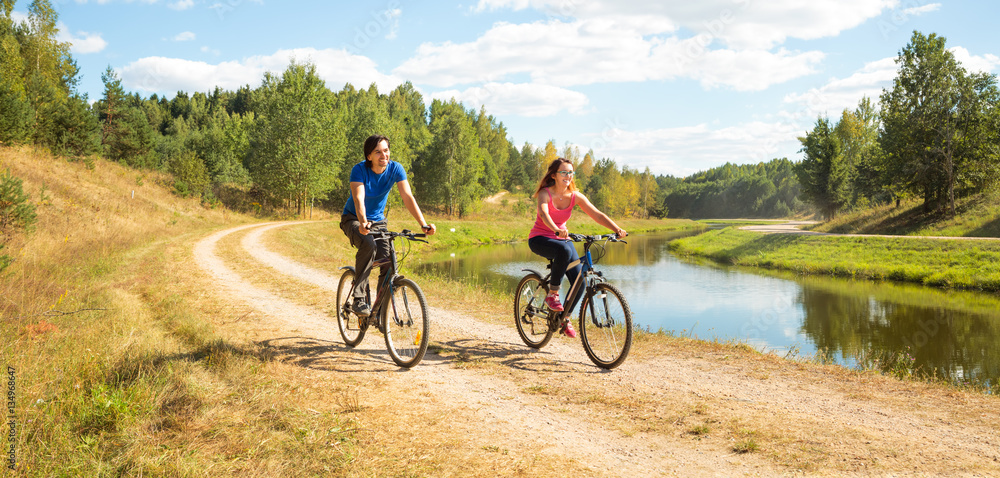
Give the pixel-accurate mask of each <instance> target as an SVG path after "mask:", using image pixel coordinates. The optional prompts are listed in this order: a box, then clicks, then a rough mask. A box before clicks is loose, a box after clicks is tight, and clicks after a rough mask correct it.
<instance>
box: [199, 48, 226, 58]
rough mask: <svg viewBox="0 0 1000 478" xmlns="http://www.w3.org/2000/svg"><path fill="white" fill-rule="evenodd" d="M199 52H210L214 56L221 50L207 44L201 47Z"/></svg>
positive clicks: (219, 53)
mask: <svg viewBox="0 0 1000 478" xmlns="http://www.w3.org/2000/svg"><path fill="white" fill-rule="evenodd" d="M201 52H202V53H211V54H212V55H215V56H219V55H221V54H222V52H221V51H219V50H216V49H214V48H211V47H208V46H203V47H201Z"/></svg>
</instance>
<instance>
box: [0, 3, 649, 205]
mask: <svg viewBox="0 0 1000 478" xmlns="http://www.w3.org/2000/svg"><path fill="white" fill-rule="evenodd" d="M13 4H14V2H12V1H9V0H6V1H3V2H2V3H0V8H2V9H3V10H2V12H0V14H2V15H0V45H2V48H3V55H2V57H0V62H2V63H0V68H2V73H3V74H2V76H0V107H2V109H0V111H2V115H0V143H2V144H18V143H32V144H36V145H39V146H43V147H46V148H48V149H49V150H51V151H52V152H53V153H55V154H59V155H65V156H68V157H71V158H80V159H83V160H87V158H90V157H92V155H101V156H102V157H104V158H107V159H111V160H114V161H119V162H122V163H125V164H127V165H130V166H132V167H136V168H144V169H153V170H162V171H166V172H169V173H171V174H172V175H173V178H174V184H173V187H174V188H175V189H176V191H177V193H178V194H182V195H196V196H201V197H202V198H203V199H204V200H205V201H206V202H210V203H211V202H215V201H218V200H220V198H221V199H222V200H224V201H227V204H229V205H234V203H238V204H235V205H236V206H239V205H240V204H242V205H243V208H247V207H256V208H264V207H268V206H271V207H280V208H290V209H292V210H294V211H296V212H299V213H301V212H302V211H303V209H304V208H305V207H306V206H307V205H310V204H313V203H316V202H318V203H320V204H325V205H326V206H327V207H328V208H329V209H331V210H336V209H339V207H341V205H342V204H343V202H344V201H345V200H346V198H347V196H348V188H347V184H346V182H347V176H348V171H349V169H350V168H351V167H352V166H353V165H354V164H355V163H357V162H359V161H361V160H363V158H362V151H361V148H362V144H363V141H364V139H365V138H366V137H368V136H369V135H371V134H375V133H380V134H384V135H386V136H388V137H389V138H390V140H391V141H392V144H391V148H392V159H393V160H395V161H398V162H400V163H401V164H402V165H403V166H404V167H405V168H406V170H407V172H408V173H409V176H410V182H411V184H413V186H414V191H415V194H417V196H418V198H419V200H420V202H421V205H422V206H424V207H425V208H429V209H437V210H439V211H441V212H442V213H445V214H452V215H459V216H461V215H464V214H467V213H468V212H470V211H472V210H474V209H475V208H476V207H477V205H478V204H480V202H481V200H482V199H483V198H484V197H486V196H489V195H492V194H495V193H496V192H498V191H500V190H504V189H506V190H509V191H520V192H521V193H522V194H524V195H527V194H530V193H531V192H533V190H534V187H535V184H537V181H538V179H539V176H540V175H541V174H542V172H543V171H544V169H543V168H544V166H545V165H546V164H547V163H548V162H549V161H551V160H552V159H554V158H555V157H557V150H556V147H555V144H554V141H550V142H549V143H548V144H546V145H545V146H544V147H535V146H532V145H530V144H527V143H525V144H524V145H523V146H522V147H520V148H518V147H515V146H514V144H513V141H512V140H511V139H509V138H508V136H507V131H506V128H505V127H504V125H503V123H501V122H499V121H498V120H497V119H496V118H494V117H493V116H490V115H489V114H487V113H486V111H485V109H479V110H478V111H477V110H475V109H467V108H465V107H464V106H463V105H462V104H460V103H457V102H455V101H454V100H452V101H440V100H434V101H433V102H432V103H431V104H430V106H429V108H428V107H427V105H426V104H425V103H424V100H423V98H422V96H421V94H420V93H419V92H418V91H416V89H414V87H413V85H411V84H410V83H405V84H403V85H400V86H399V87H397V88H395V89H393V90H392V91H390V92H388V93H387V94H386V93H382V92H379V91H378V89H377V88H376V86H375V85H374V84H373V85H371V86H370V87H369V88H368V89H355V88H354V87H353V86H352V85H350V84H348V85H346V86H344V87H343V88H342V89H341V90H340V91H337V92H334V91H332V90H330V89H329V88H328V87H327V86H326V84H325V83H324V81H323V80H322V79H321V78H319V76H318V75H317V74H316V68H315V66H314V65H311V64H308V63H305V64H301V63H297V62H294V61H293V62H292V63H291V64H290V65H289V66H288V68H287V69H286V70H285V71H284V72H283V73H282V74H280V75H276V74H272V73H266V74H265V75H264V78H263V80H262V82H261V85H260V86H258V87H256V88H251V87H250V86H249V85H247V86H244V87H242V88H240V89H238V90H236V91H227V90H223V89H220V88H216V89H215V90H214V91H212V92H210V93H200V92H198V93H193V94H190V95H189V94H187V93H185V92H178V93H177V94H176V95H175V96H174V97H173V98H171V99H167V98H164V97H158V96H157V95H155V94H154V95H151V96H150V97H148V98H145V97H142V96H140V95H139V94H137V93H130V92H127V91H125V89H124V87H123V86H122V81H121V79H120V78H119V77H118V76H117V74H116V73H115V72H114V71H113V70H112V69H111V68H110V67H109V68H108V69H107V70H106V71H105V72H104V74H103V75H102V77H101V79H102V81H103V84H104V91H103V94H102V97H101V98H99V99H97V101H94V102H93V104H91V103H90V102H89V101H88V99H87V97H86V95H80V94H78V93H77V92H76V83H77V75H78V70H77V68H76V65H75V63H74V61H73V59H72V57H71V55H70V52H69V44H67V43H64V42H59V41H58V40H57V39H56V34H57V33H58V30H57V28H56V24H57V18H58V17H57V14H56V12H55V10H54V9H53V8H52V6H51V4H50V3H49V2H48V1H42V0H34V1H32V2H31V5H30V7H29V18H28V20H27V21H26V22H22V23H19V24H16V23H15V22H13V21H12V19H11V17H10V14H11V11H12V8H13ZM558 155H561V156H566V157H569V158H571V159H573V160H574V162H575V163H576V164H577V165H578V166H579V168H580V170H581V175H580V177H579V179H578V181H579V182H580V183H581V185H583V186H585V189H584V190H585V191H587V192H589V193H590V194H591V196H593V200H594V202H595V203H596V204H597V205H598V207H601V208H602V209H605V210H607V212H609V213H611V214H614V215H617V216H637V217H647V216H649V215H651V214H654V213H655V211H657V210H658V206H657V204H656V181H655V180H654V178H653V176H652V175H651V174H650V173H649V171H648V170H647V171H646V172H645V173H639V172H637V171H634V170H631V169H629V168H627V167H622V168H619V167H618V166H617V164H616V163H615V162H614V161H612V160H609V159H602V160H595V159H594V158H593V154H592V153H588V154H587V155H585V157H580V155H579V153H578V152H577V151H576V150H575V149H573V148H569V147H567V148H565V149H564V151H562V152H561V154H558ZM234 192H235V193H236V194H233V193H234ZM233 198H241V199H240V200H239V201H237V200H234V199H233ZM393 198H394V200H398V198H395V197H394V196H393Z"/></svg>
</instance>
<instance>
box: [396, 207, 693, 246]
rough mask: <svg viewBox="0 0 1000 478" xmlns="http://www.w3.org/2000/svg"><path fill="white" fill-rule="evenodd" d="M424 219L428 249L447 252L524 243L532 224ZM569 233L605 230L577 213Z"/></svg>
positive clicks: (632, 222) (512, 218) (630, 224)
mask: <svg viewBox="0 0 1000 478" xmlns="http://www.w3.org/2000/svg"><path fill="white" fill-rule="evenodd" d="M427 220H428V221H430V222H432V223H434V225H435V226H437V230H438V233H437V234H436V235H435V236H434V240H433V241H432V244H431V246H430V247H431V248H433V249H437V250H440V249H447V248H451V247H460V246H474V245H484V244H503V243H510V242H521V241H527V240H528V232H529V231H530V230H531V225H532V223H533V221H534V219H533V216H529V215H523V216H519V215H515V214H512V213H504V212H498V214H496V215H492V216H491V217H489V218H485V217H473V218H468V219H451V218H441V217H435V216H434V215H432V214H428V215H427ZM412 222H413V221H412V218H410V217H400V218H398V219H390V224H391V225H392V227H393V228H399V229H403V228H412ZM615 222H616V223H617V224H618V225H619V226H621V227H622V228H623V229H625V230H626V231H628V233H629V234H642V233H650V232H661V231H685V230H691V231H694V230H699V229H706V228H707V227H708V226H707V225H705V224H702V223H698V222H695V221H692V220H689V219H616V221H615ZM569 230H570V231H572V232H575V233H578V234H605V233H607V232H608V230H607V228H605V227H603V226H601V225H599V224H597V223H595V222H594V221H593V220H591V219H590V218H589V217H587V216H586V215H585V214H582V213H580V212H578V213H577V214H575V215H574V217H573V218H572V219H570V221H569Z"/></svg>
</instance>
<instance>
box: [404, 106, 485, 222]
mask: <svg viewBox="0 0 1000 478" xmlns="http://www.w3.org/2000/svg"><path fill="white" fill-rule="evenodd" d="M430 132H431V134H432V135H433V138H434V139H433V140H431V143H430V145H428V147H427V151H426V152H425V154H424V155H423V157H422V158H421V161H420V167H419V168H418V172H420V174H421V177H425V178H429V177H431V174H433V175H434V181H433V184H428V185H427V187H426V188H425V189H424V191H425V193H426V194H427V196H426V197H428V198H430V200H431V202H433V203H436V204H438V205H440V206H443V207H444V209H445V212H446V213H448V214H457V215H459V216H461V215H464V214H466V213H467V212H468V210H469V208H470V207H471V206H472V204H473V202H474V201H476V200H478V199H481V198H482V197H483V196H484V195H485V192H486V191H485V188H483V186H482V184H481V183H480V179H481V177H482V175H483V171H484V162H485V161H486V160H487V158H488V157H489V154H488V153H487V152H486V151H485V150H483V149H482V148H480V147H479V139H478V137H477V135H476V128H475V124H473V122H472V119H471V118H470V116H469V115H468V114H466V112H465V110H464V108H463V107H462V105H461V104H460V103H457V102H455V100H454V99H452V100H451V101H449V102H447V103H445V102H442V101H440V100H434V102H433V103H431V123H430ZM425 184H426V183H425Z"/></svg>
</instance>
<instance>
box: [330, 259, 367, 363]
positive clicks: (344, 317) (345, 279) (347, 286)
mask: <svg viewBox="0 0 1000 478" xmlns="http://www.w3.org/2000/svg"><path fill="white" fill-rule="evenodd" d="M354 278H355V274H354V270H353V269H347V270H345V271H344V273H343V274H341V275H340V282H338V283H337V301H336V308H337V310H336V311H335V312H336V313H337V328H338V329H340V336H341V337H343V339H344V343H345V344H347V345H348V346H349V347H356V346H357V345H358V344H360V343H361V339H364V338H365V331H367V330H368V320H366V319H362V318H361V317H358V316H357V315H355V314H354V312H353V311H352V310H351V288H353V287H354Z"/></svg>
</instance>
